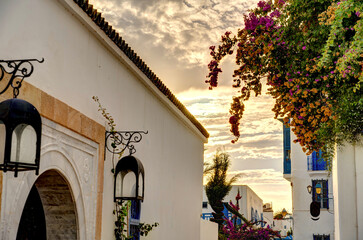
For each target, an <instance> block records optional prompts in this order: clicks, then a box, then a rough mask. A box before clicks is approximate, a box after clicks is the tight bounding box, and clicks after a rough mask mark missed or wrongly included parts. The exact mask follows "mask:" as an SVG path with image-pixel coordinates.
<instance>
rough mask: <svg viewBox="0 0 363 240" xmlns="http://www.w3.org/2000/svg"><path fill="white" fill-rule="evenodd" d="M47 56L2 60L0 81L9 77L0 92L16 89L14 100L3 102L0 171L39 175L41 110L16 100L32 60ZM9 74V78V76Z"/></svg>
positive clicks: (0, 110) (0, 118) (0, 105)
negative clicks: (27, 172) (29, 171)
mask: <svg viewBox="0 0 363 240" xmlns="http://www.w3.org/2000/svg"><path fill="white" fill-rule="evenodd" d="M34 61H37V62H39V63H42V62H43V61H44V59H42V60H37V59H25V60H0V81H5V80H7V81H8V82H7V83H5V85H2V86H5V87H4V88H3V89H1V90H0V94H2V93H4V92H5V91H6V90H7V89H8V88H9V87H12V88H13V96H14V98H13V99H8V100H5V101H3V102H1V103H0V170H3V171H4V172H7V171H14V175H15V177H17V176H18V172H20V171H28V170H34V171H35V174H36V175H38V174H39V159H40V145H41V134H42V121H41V118H40V114H39V112H38V110H37V109H36V108H35V107H34V106H33V105H32V104H30V103H29V102H27V101H25V100H22V99H17V98H16V97H17V96H18V95H19V89H20V88H21V85H22V82H23V80H24V78H26V77H29V76H30V75H31V74H32V73H33V70H34V67H33V65H32V62H34ZM8 76H9V77H8Z"/></svg>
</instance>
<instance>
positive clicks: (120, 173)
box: [114, 155, 145, 202]
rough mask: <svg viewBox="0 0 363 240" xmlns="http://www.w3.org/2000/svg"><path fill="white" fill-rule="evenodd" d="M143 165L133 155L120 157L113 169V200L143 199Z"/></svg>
mask: <svg viewBox="0 0 363 240" xmlns="http://www.w3.org/2000/svg"><path fill="white" fill-rule="evenodd" d="M144 178H145V173H144V166H143V165H142V163H141V161H140V160H138V159H137V158H135V157H134V156H131V155H130V156H127V157H123V158H121V159H120V160H119V161H118V163H117V165H116V169H115V184H114V201H115V202H116V201H119V200H141V201H143V200H144V186H145V183H144Z"/></svg>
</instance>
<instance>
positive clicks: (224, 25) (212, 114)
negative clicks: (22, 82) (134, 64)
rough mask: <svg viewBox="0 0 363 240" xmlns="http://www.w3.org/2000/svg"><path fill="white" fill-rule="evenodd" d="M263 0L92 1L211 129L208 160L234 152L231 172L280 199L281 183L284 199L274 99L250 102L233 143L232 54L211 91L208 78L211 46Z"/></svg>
mask: <svg viewBox="0 0 363 240" xmlns="http://www.w3.org/2000/svg"><path fill="white" fill-rule="evenodd" d="M258 1H259V0H252V1H251V0H136V1H135V0H97V1H96V0H91V1H90V3H91V4H93V5H94V6H95V8H97V9H99V10H100V11H101V12H102V13H103V16H104V17H105V18H106V20H107V21H109V22H110V24H111V25H112V26H113V27H114V28H116V30H117V31H118V32H119V33H120V34H121V36H122V37H123V39H125V40H126V42H127V43H128V44H129V45H130V46H131V48H133V49H134V50H135V51H136V52H137V54H138V55H139V56H140V57H141V58H142V59H143V60H144V61H145V62H146V64H147V65H148V66H149V67H150V68H151V69H152V70H153V71H154V72H155V73H156V74H157V75H158V76H159V77H160V78H161V79H162V81H163V82H164V83H165V84H166V85H167V86H168V87H169V88H170V89H171V90H172V91H173V92H174V93H176V95H177V97H178V98H179V99H180V100H181V102H183V103H184V104H185V106H186V107H187V108H188V109H189V111H190V112H191V113H192V114H194V115H195V116H196V118H197V119H198V120H199V121H200V122H201V123H202V124H203V125H204V126H205V127H206V128H207V130H208V131H209V133H210V138H209V143H208V144H207V145H206V146H205V148H206V151H205V159H206V160H207V161H209V160H211V159H212V158H213V155H214V154H215V151H216V149H217V148H220V147H224V148H225V150H226V151H227V152H228V153H229V154H230V155H231V159H232V167H231V169H232V170H234V171H237V170H238V171H242V173H243V174H244V179H245V181H247V182H248V183H249V184H251V185H253V186H254V188H256V189H258V191H261V192H262V190H263V189H265V191H266V192H265V193H261V195H260V194H259V195H260V196H265V197H266V198H267V199H274V198H273V195H274V194H275V195H276V191H275V192H273V191H270V189H273V188H275V187H272V186H276V190H277V189H279V191H280V190H281V192H280V193H281V194H282V195H281V196H285V197H286V196H287V193H288V190H286V186H285V188H283V187H281V186H282V185H284V184H282V182H283V179H282V177H281V173H280V171H281V168H282V160H281V159H282V135H281V132H282V126H281V123H280V122H278V121H277V120H275V119H274V114H273V113H272V112H271V109H272V107H273V105H274V100H273V99H272V98H271V97H270V96H268V95H266V94H263V95H262V96H259V97H257V98H255V97H251V98H250V100H249V101H248V102H246V103H245V109H246V110H245V113H244V117H243V120H242V122H241V137H240V140H239V141H238V142H237V143H236V144H232V143H231V140H232V139H233V136H232V135H231V133H230V131H229V128H230V126H229V124H228V119H229V113H228V112H229V107H230V103H231V100H232V96H234V95H237V94H238V92H237V91H238V89H234V88H232V87H231V85H232V81H231V80H232V74H233V69H234V68H235V63H234V59H233V57H230V58H227V59H224V61H223V62H222V64H221V65H222V69H223V73H222V74H221V75H220V79H219V87H218V88H217V89H214V90H213V91H209V90H208V86H207V84H206V83H205V80H206V75H207V74H208V69H207V64H208V62H209V61H210V55H209V46H211V45H217V44H218V42H219V39H220V36H221V35H222V34H223V33H224V32H226V31H232V32H236V30H237V29H238V28H241V27H242V26H243V14H244V13H246V12H247V10H248V9H250V8H252V7H254V6H255V5H256V3H257V2H258ZM263 91H264V92H266V89H265V88H264V89H263ZM265 168H268V170H264V169H265ZM277 174H280V175H279V176H280V177H278V176H277ZM285 185H286V183H285ZM287 185H288V184H287ZM266 186H268V187H266ZM288 187H289V186H288ZM290 195H291V194H290ZM281 196H280V197H281ZM263 199H264V201H267V200H266V199H265V198H264V197H263ZM275 199H276V196H275ZM290 202H291V199H290Z"/></svg>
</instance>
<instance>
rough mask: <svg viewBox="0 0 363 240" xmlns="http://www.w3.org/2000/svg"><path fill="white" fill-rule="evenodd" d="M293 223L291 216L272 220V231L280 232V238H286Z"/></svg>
mask: <svg viewBox="0 0 363 240" xmlns="http://www.w3.org/2000/svg"><path fill="white" fill-rule="evenodd" d="M293 223H294V220H293V218H292V214H287V215H286V216H285V217H284V218H282V219H274V220H273V227H272V229H273V230H275V231H278V232H280V235H281V237H286V236H287V235H288V233H289V232H291V231H292V229H293Z"/></svg>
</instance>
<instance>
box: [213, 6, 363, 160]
mask: <svg viewBox="0 0 363 240" xmlns="http://www.w3.org/2000/svg"><path fill="white" fill-rule="evenodd" d="M362 11H363V2H361V1H359V0H345V1H341V2H340V3H339V4H337V2H335V3H332V2H331V1H330V0H322V1H319V3H316V2H314V1H303V0H289V1H288V4H285V2H284V1H282V0H275V1H272V0H270V1H267V2H264V1H260V2H259V3H258V4H257V7H256V8H255V9H253V10H251V11H250V13H249V14H248V15H245V16H244V19H245V27H244V28H243V29H240V30H239V31H238V33H237V35H236V36H235V37H231V36H230V34H229V35H228V37H226V36H224V37H222V44H221V45H220V46H219V47H218V50H216V51H215V47H212V48H213V54H212V58H213V60H212V61H211V64H210V65H211V66H212V68H210V70H213V71H210V75H209V76H208V78H209V80H208V81H207V82H208V83H210V86H211V88H212V87H215V86H217V82H218V74H219V73H220V72H221V70H220V69H218V64H219V62H220V61H221V60H222V59H223V57H225V56H226V55H227V54H231V49H232V48H233V47H236V64H237V69H236V70H235V71H234V74H233V77H234V79H233V81H234V84H233V87H236V88H239V89H240V95H239V96H235V97H233V102H232V104H231V109H230V114H231V118H230V120H229V122H230V124H231V132H232V133H233V134H234V136H235V137H236V139H234V140H232V141H233V142H235V141H236V140H238V137H239V136H240V132H239V125H240V121H241V119H242V115H243V111H244V104H243V101H246V100H248V99H249V98H250V96H251V94H252V93H254V95H255V96H257V95H259V94H261V88H262V83H261V79H262V78H267V85H268V86H269V88H268V93H269V94H270V95H272V96H273V98H275V106H274V108H273V111H274V112H275V117H276V118H283V119H284V121H285V123H286V124H289V125H290V126H291V127H292V130H293V131H294V133H295V135H296V136H297V139H296V142H299V143H300V144H301V145H302V146H303V150H304V151H306V152H307V153H310V152H312V151H314V150H318V149H321V148H322V147H324V146H327V145H328V147H332V146H333V145H334V144H335V143H340V142H342V141H345V140H349V141H353V142H354V141H357V140H358V139H359V136H361V134H362V132H363V117H362V116H363V101H361V96H362V95H363V87H361V86H362V84H363V58H362V56H363V48H362V47H361V46H362V44H363V22H362V20H361V17H360V16H361V14H360V13H361V12H362ZM317 16H319V20H317ZM212 62H213V64H212ZM216 66H217V67H216ZM212 84H213V85H212Z"/></svg>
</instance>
